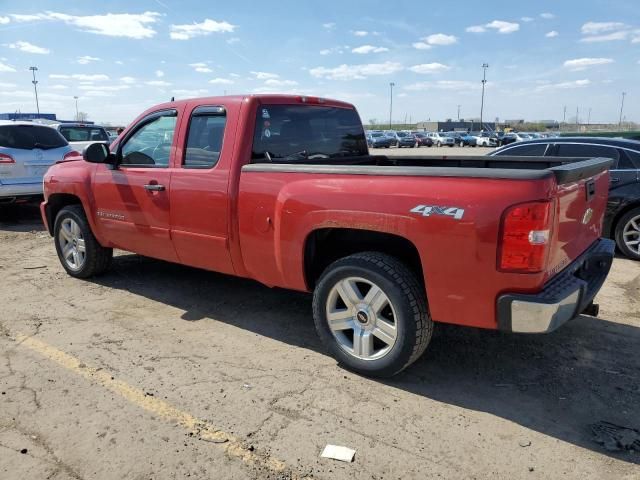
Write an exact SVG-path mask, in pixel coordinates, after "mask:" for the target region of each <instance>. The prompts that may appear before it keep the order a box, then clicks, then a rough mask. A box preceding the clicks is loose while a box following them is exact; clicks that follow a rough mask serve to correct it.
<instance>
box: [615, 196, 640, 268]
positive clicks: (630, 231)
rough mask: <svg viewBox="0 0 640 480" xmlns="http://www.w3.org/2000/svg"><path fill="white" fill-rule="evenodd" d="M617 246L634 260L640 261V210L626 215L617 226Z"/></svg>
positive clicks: (635, 209)
mask: <svg viewBox="0 0 640 480" xmlns="http://www.w3.org/2000/svg"><path fill="white" fill-rule="evenodd" d="M615 237H616V244H617V245H618V248H619V249H620V251H621V252H622V253H623V254H624V255H625V256H626V257H629V258H631V259H633V260H640V208H634V209H633V210H631V211H629V212H627V213H625V214H624V215H623V216H622V218H621V219H620V220H618V223H617V224H616V232H615Z"/></svg>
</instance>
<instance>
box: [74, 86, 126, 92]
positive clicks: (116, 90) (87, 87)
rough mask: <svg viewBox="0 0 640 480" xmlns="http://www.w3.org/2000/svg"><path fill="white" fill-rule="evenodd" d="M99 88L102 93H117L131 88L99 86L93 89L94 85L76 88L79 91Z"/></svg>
mask: <svg viewBox="0 0 640 480" xmlns="http://www.w3.org/2000/svg"><path fill="white" fill-rule="evenodd" d="M96 88H99V89H100V90H102V91H103V92H119V91H120V90H128V89H129V88H131V87H130V86H129V85H101V86H100V87H95V86H94V85H80V86H79V87H78V89H79V90H95V89H96Z"/></svg>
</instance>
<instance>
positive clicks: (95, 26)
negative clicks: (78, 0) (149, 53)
mask: <svg viewBox="0 0 640 480" xmlns="http://www.w3.org/2000/svg"><path fill="white" fill-rule="evenodd" d="M160 16H161V15H160V14H159V13H158V12H144V13H140V14H131V13H107V14H105V15H85V16H79V15H67V14H66V13H57V12H45V13H38V14H35V15H20V14H11V15H10V17H11V18H12V19H13V20H14V21H16V22H33V21H38V20H49V21H58V22H64V23H66V24H67V25H72V26H74V27H77V28H78V29H80V30H82V31H83V32H89V33H95V34H97V35H107V36H109V37H127V38H134V39H138V40H139V39H142V38H151V37H153V36H154V35H155V34H156V31H155V30H154V29H153V28H151V25H152V24H154V23H156V22H157V21H158V17H160Z"/></svg>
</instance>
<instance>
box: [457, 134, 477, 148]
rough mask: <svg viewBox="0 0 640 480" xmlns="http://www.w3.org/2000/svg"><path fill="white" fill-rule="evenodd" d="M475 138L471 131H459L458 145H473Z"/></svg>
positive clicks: (474, 144)
mask: <svg viewBox="0 0 640 480" xmlns="http://www.w3.org/2000/svg"><path fill="white" fill-rule="evenodd" d="M476 140H477V139H476V137H475V136H474V135H472V134H471V133H461V134H460V137H459V138H458V145H460V146H461V147H475V146H476Z"/></svg>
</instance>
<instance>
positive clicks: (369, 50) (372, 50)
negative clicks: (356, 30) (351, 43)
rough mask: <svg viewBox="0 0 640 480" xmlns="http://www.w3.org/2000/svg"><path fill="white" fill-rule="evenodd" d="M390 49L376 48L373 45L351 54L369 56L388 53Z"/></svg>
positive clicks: (356, 49) (352, 51)
mask: <svg viewBox="0 0 640 480" xmlns="http://www.w3.org/2000/svg"><path fill="white" fill-rule="evenodd" d="M388 51H389V49H388V48H385V47H374V46H373V45H362V46H361V47H356V48H354V49H352V50H351V53H359V54H367V53H381V52H388Z"/></svg>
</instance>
